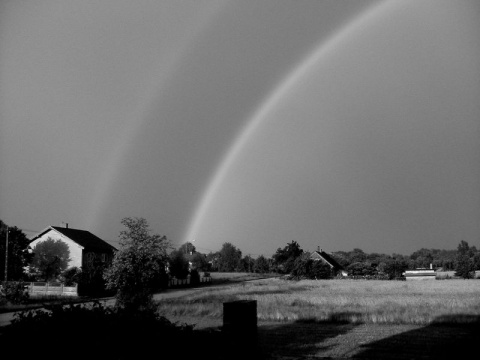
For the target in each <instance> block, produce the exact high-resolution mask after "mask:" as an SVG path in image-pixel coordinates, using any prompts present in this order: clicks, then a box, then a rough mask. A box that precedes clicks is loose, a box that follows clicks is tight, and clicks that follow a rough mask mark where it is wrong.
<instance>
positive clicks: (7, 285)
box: [0, 281, 29, 304]
mask: <svg viewBox="0 0 480 360" xmlns="http://www.w3.org/2000/svg"><path fill="white" fill-rule="evenodd" d="M0 296H1V297H2V298H3V301H1V300H0V303H1V302H3V303H6V302H9V303H11V304H22V303H25V302H27V300H28V298H29V294H28V290H27V289H26V285H25V283H23V282H21V281H7V282H4V283H3V291H2V294H1V295H0Z"/></svg>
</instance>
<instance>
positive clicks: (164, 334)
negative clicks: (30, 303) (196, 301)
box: [2, 302, 193, 359]
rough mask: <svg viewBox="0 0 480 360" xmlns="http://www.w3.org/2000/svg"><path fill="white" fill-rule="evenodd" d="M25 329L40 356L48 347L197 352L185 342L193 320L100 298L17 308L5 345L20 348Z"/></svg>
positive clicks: (79, 351)
mask: <svg viewBox="0 0 480 360" xmlns="http://www.w3.org/2000/svg"><path fill="white" fill-rule="evenodd" d="M26 334H34V336H30V337H29V340H28V346H29V348H30V349H32V351H34V352H35V351H38V352H39V353H38V355H39V356H40V357H42V355H45V352H44V351H47V350H48V351H49V352H50V351H51V352H52V353H56V354H68V357H69V358H74V359H87V358H88V359H92V358H93V359H97V358H102V359H133V358H140V359H141V358H146V357H147V356H149V355H151V354H155V358H168V356H166V354H167V352H166V351H167V349H166V347H167V346H168V347H169V348H172V349H175V348H182V352H183V354H182V356H183V355H185V356H193V351H191V350H189V346H186V345H189V344H190V343H192V341H193V326H191V325H177V324H175V323H172V322H170V321H169V320H167V319H166V318H164V317H162V316H160V315H159V314H158V313H157V312H156V311H153V310H142V311H136V312H131V311H127V310H125V309H121V308H117V307H114V308H109V307H105V306H103V305H102V304H100V303H99V302H95V303H94V304H93V305H91V306H87V305H69V306H63V307H62V306H60V305H57V306H52V307H48V308H47V309H46V310H30V311H24V312H20V313H16V314H15V318H14V320H13V321H12V323H11V325H9V326H7V327H6V328H5V331H4V334H3V335H2V343H3V344H5V347H4V346H2V350H3V351H7V350H9V349H10V350H14V351H15V350H18V349H21V348H22V346H23V345H24V342H25V335H26ZM167 344H168V345H167ZM7 348H9V349H7ZM35 349H36V350H35ZM7 353H8V352H7ZM15 353H18V351H15ZM162 354H165V355H164V356H163V357H162ZM24 355H25V356H24V357H25V358H27V357H28V358H31V357H32V355H34V354H33V353H31V352H30V351H29V352H28V354H24ZM17 358H19V357H17ZM20 358H22V355H20ZM182 358H183V357H182Z"/></svg>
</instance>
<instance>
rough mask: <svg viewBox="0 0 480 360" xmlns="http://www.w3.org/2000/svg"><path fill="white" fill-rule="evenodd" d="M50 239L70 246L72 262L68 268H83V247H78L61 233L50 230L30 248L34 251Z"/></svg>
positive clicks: (32, 243) (33, 242) (31, 244)
mask: <svg viewBox="0 0 480 360" xmlns="http://www.w3.org/2000/svg"><path fill="white" fill-rule="evenodd" d="M48 238H50V239H53V240H61V241H63V242H64V243H66V244H67V245H68V249H69V250H70V262H69V263H68V267H73V266H76V267H79V268H80V267H82V249H83V248H82V247H81V246H80V245H78V244H77V243H76V242H74V241H72V240H70V239H69V238H67V237H65V236H63V235H62V234H60V233H59V232H57V231H55V230H50V231H48V232H46V233H45V234H43V235H42V236H41V237H39V238H38V239H36V240H35V241H32V242H31V243H30V247H31V248H32V249H33V248H34V247H35V246H36V245H37V244H38V243H39V242H42V241H45V240H47V239H48Z"/></svg>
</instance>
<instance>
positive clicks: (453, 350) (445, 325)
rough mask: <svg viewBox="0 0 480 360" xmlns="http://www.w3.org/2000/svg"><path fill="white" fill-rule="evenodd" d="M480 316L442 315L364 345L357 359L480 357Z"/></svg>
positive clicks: (356, 356)
mask: <svg viewBox="0 0 480 360" xmlns="http://www.w3.org/2000/svg"><path fill="white" fill-rule="evenodd" d="M479 344H480V316H472V315H449V316H442V317H439V318H437V319H435V321H434V322H433V323H432V324H431V325H428V326H425V327H422V328H419V329H416V330H412V331H407V332H403V333H401V334H397V335H394V336H391V337H388V338H385V339H382V340H379V341H375V342H372V343H368V344H365V345H361V346H360V348H361V350H360V352H358V353H357V354H356V355H355V356H353V358H357V359H396V360H400V359H477V358H478V345H479Z"/></svg>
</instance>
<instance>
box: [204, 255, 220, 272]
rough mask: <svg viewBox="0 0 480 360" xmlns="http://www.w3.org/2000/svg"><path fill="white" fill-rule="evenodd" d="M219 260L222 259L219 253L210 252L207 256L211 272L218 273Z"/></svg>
mask: <svg viewBox="0 0 480 360" xmlns="http://www.w3.org/2000/svg"><path fill="white" fill-rule="evenodd" d="M218 259H220V253H219V252H218V251H217V252H211V251H210V252H209V253H208V254H207V257H206V260H207V262H208V264H209V267H210V270H211V271H218Z"/></svg>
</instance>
